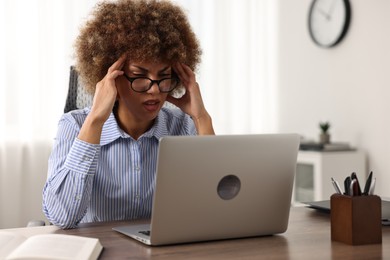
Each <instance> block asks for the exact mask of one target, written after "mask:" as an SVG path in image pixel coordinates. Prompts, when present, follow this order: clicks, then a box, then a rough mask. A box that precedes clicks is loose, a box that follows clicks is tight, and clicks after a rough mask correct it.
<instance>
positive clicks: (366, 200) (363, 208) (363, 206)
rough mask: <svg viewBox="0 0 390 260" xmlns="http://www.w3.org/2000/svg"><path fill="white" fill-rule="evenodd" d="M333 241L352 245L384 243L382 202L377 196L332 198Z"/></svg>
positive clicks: (338, 195)
mask: <svg viewBox="0 0 390 260" xmlns="http://www.w3.org/2000/svg"><path fill="white" fill-rule="evenodd" d="M330 214H331V232H330V233H331V239H332V240H333V241H339V242H343V243H346V244H350V245H366V244H381V243H382V202H381V198H380V197H379V196H376V195H368V196H346V195H340V194H333V195H332V196H331V197H330Z"/></svg>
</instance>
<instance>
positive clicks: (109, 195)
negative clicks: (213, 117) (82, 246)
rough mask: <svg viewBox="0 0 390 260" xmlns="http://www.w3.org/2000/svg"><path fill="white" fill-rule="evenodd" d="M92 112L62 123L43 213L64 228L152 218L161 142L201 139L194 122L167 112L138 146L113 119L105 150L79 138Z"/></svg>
mask: <svg viewBox="0 0 390 260" xmlns="http://www.w3.org/2000/svg"><path fill="white" fill-rule="evenodd" d="M89 112H90V109H89V108H85V109H80V110H74V111H71V112H69V113H67V114H64V115H63V116H62V118H61V120H60V122H59V128H58V133H57V137H56V139H55V143H54V147H53V151H52V153H51V155H50V158H49V169H48V179H47V181H46V184H45V187H44V189H43V212H44V213H45V215H46V217H47V218H48V219H49V221H50V222H51V223H53V224H55V225H57V226H59V227H61V228H74V227H76V226H77V224H78V223H80V222H95V221H110V220H131V219H137V218H149V217H150V215H151V210H152V200H153V193H154V188H155V176H156V163H157V151H158V143H159V139H160V138H161V137H163V136H167V135H196V129H195V125H194V122H193V121H192V119H191V118H190V117H189V116H188V115H186V114H184V113H183V112H182V111H181V110H179V109H169V108H162V109H161V111H160V113H159V115H158V116H157V118H156V120H155V123H154V125H153V127H152V128H151V129H150V130H149V131H147V132H146V133H144V134H143V135H142V136H141V137H140V138H139V139H138V140H134V139H133V138H132V137H131V136H129V135H128V134H127V133H125V132H124V131H123V130H122V129H120V127H119V125H118V123H117V121H116V119H115V116H114V114H112V113H111V115H110V117H109V118H108V120H107V121H106V122H105V124H104V126H103V131H102V135H101V138H100V144H90V143H86V142H84V141H81V140H80V139H78V138H77V136H78V134H79V132H80V129H81V126H82V125H83V123H84V120H85V118H86V117H87V115H88V113H89Z"/></svg>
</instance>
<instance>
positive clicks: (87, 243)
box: [6, 234, 102, 260]
mask: <svg viewBox="0 0 390 260" xmlns="http://www.w3.org/2000/svg"><path fill="white" fill-rule="evenodd" d="M101 250H102V246H101V244H100V242H99V240H98V239H96V238H87V237H80V236H73V235H60V234H45V235H36V236H32V237H29V238H28V239H26V240H25V241H24V243H23V244H21V245H20V246H19V247H18V248H16V249H15V250H14V251H13V252H12V253H11V254H10V255H9V256H8V258H6V259H63V260H65V259H80V260H81V259H85V260H87V259H97V257H98V256H99V254H100V252H101Z"/></svg>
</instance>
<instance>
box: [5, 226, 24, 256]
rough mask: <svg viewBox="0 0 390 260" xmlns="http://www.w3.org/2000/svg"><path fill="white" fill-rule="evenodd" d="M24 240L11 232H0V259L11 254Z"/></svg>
mask: <svg viewBox="0 0 390 260" xmlns="http://www.w3.org/2000/svg"><path fill="white" fill-rule="evenodd" d="M25 239H26V238H25V237H23V236H21V235H19V234H16V233H12V232H6V231H1V232H0V259H5V257H6V256H7V255H8V254H9V253H11V252H12V251H13V250H14V249H15V248H17V247H18V245H20V244H21V243H22V242H23V241H24V240H25Z"/></svg>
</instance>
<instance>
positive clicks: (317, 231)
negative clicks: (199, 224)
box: [54, 207, 390, 260]
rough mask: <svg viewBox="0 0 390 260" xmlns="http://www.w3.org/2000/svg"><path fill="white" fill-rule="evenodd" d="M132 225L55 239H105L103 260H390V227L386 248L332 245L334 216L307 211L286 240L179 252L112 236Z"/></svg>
mask: <svg viewBox="0 0 390 260" xmlns="http://www.w3.org/2000/svg"><path fill="white" fill-rule="evenodd" d="M127 223H128V222H123V221H122V222H107V223H93V224H92V223H91V224H82V225H80V228H77V229H72V230H56V231H54V233H62V234H72V235H79V236H87V237H96V238H99V239H100V241H101V243H102V245H103V246H104V250H103V252H102V254H101V257H100V259H126V258H127V259H152V258H153V259H259V258H261V259H290V260H293V259H316V260H319V259H382V258H383V259H390V227H386V226H384V227H383V228H382V240H383V241H382V244H376V245H364V246H350V245H346V244H343V243H339V242H332V241H331V240H330V215H329V214H326V213H321V212H318V211H315V210H313V209H308V208H305V207H296V208H292V209H291V213H290V223H289V227H288V230H287V232H286V233H283V234H280V235H274V236H267V237H257V238H245V239H233V240H225V241H212V242H202V243H192V244H183V245H174V246H162V247H150V246H146V245H143V244H142V243H140V242H137V241H135V240H133V239H131V238H128V237H126V236H124V235H122V234H120V233H118V232H115V231H113V230H111V228H112V227H114V226H118V225H123V224H127ZM194 224H196V223H194Z"/></svg>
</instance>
